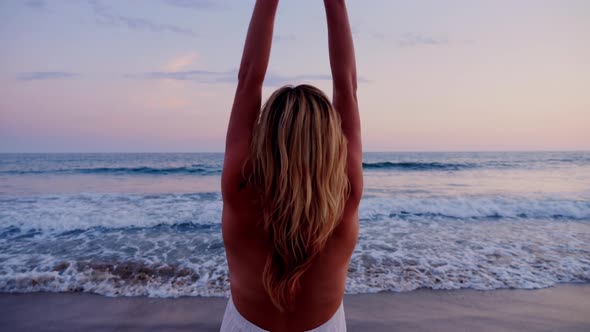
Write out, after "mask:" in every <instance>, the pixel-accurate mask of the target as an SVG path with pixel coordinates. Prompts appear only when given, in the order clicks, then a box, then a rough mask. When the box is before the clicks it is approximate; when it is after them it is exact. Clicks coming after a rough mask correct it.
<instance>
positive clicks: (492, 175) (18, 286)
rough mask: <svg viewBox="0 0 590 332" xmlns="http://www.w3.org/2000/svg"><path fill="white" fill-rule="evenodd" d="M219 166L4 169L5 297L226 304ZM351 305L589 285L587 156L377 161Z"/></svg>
mask: <svg viewBox="0 0 590 332" xmlns="http://www.w3.org/2000/svg"><path fill="white" fill-rule="evenodd" d="M222 163H223V153H0V292H19V293H23V292H37V291H49V292H89V293H97V294H102V295H107V296H152V297H178V296H197V295H199V296H227V295H228V294H229V293H228V291H229V290H228V271H227V263H226V261H225V253H224V249H223V242H222V238H221V208H222V203H221V194H220V190H219V188H220V174H221V167H222ZM363 170H364V182H365V190H364V194H363V199H362V201H361V205H360V209H359V221H360V235H359V242H358V244H357V247H356V249H355V251H354V254H353V257H352V260H351V264H350V266H349V276H348V279H347V285H346V292H347V293H373V292H380V291H398V292H399V291H412V290H415V289H419V288H431V289H461V288H471V289H481V290H493V289H499V288H523V289H531V288H542V287H549V286H553V285H556V284H559V283H566V282H581V283H587V282H590V152H587V151H568V152H560V151H542V152H541V151H528V152H527V151H522V152H520V151H519V152H514V151H511V152H367V153H365V154H364V159H363Z"/></svg>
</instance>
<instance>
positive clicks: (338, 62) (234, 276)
mask: <svg viewBox="0 0 590 332" xmlns="http://www.w3.org/2000/svg"><path fill="white" fill-rule="evenodd" d="M324 5H325V8H326V16H327V21H328V33H329V48H330V65H331V69H332V77H333V85H334V95H333V104H334V107H335V109H336V110H337V111H338V112H339V113H340V116H341V119H342V129H343V131H344V134H345V135H346V137H347V139H348V161H347V163H348V164H347V167H348V178H349V181H350V183H351V194H350V197H349V199H348V201H347V204H346V207H345V210H344V216H343V217H342V220H341V221H340V223H339V226H338V227H337V228H336V230H335V231H334V233H333V235H332V236H331V238H330V239H329V240H328V243H327V245H326V248H325V249H324V251H323V252H321V253H320V254H319V256H318V257H317V258H316V259H315V260H314V262H313V263H312V266H311V268H310V269H309V270H308V271H307V272H306V274H305V275H304V276H303V277H302V280H301V290H300V292H299V293H298V296H297V298H296V300H295V306H294V308H295V309H294V310H293V311H289V312H280V311H279V310H278V309H277V308H276V307H275V306H274V305H273V304H272V302H271V300H270V298H269V296H268V295H267V293H266V291H265V290H264V287H263V284H262V273H263V270H264V264H265V262H266V257H267V254H268V252H269V251H270V247H269V244H268V240H267V237H266V235H265V232H264V231H263V230H262V228H261V226H260V220H261V215H260V211H261V209H260V206H258V204H257V203H256V202H255V200H254V198H255V197H257V196H256V194H255V192H254V190H253V189H252V188H251V187H250V186H248V185H245V180H244V175H243V174H242V166H243V165H244V163H245V162H246V160H247V158H248V149H249V142H250V139H251V136H252V128H253V125H254V123H255V121H256V118H257V117H258V112H259V111H260V107H261V100H262V83H263V81H264V76H265V74H266V70H267V67H268V60H269V57H270V49H271V44H272V34H273V26H274V17H275V13H276V9H277V6H278V0H257V1H256V5H255V8H254V13H253V15H252V20H251V22H250V27H249V29H248V35H247V37H246V45H245V47H244V53H243V56H242V62H241V65H240V70H239V74H238V81H239V82H238V87H237V90H236V94H235V99H234V105H233V108H232V113H231V117H230V122H229V127H228V132H227V139H226V150H225V161H224V166H223V174H222V194H223V213H222V231H223V238H224V242H225V249H226V254H227V260H228V265H229V270H230V282H231V293H232V299H233V301H234V303H235V306H236V308H237V309H238V311H239V312H240V314H241V315H242V316H244V317H245V318H246V319H247V320H248V321H250V322H252V323H253V324H255V325H257V326H259V327H260V328H262V329H265V330H270V331H305V330H310V329H313V328H316V327H318V326H320V325H322V324H323V323H325V322H326V321H328V320H329V319H330V318H331V317H332V316H333V315H334V313H335V312H336V310H337V309H338V307H339V306H340V303H341V302H342V298H343V296H344V288H345V282H346V274H347V271H348V264H349V262H350V257H351V255H352V251H353V250H354V246H355V245H356V241H357V237H358V205H359V202H360V198H361V194H362V188H363V180H362V148H361V134H360V118H359V112H358V102H357V97H356V89H357V76H356V64H355V56H354V46H353V40H352V34H351V30H350V24H349V21H348V14H347V10H346V4H345V0H324ZM245 171H246V172H248V167H247V166H246V169H245Z"/></svg>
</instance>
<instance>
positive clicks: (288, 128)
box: [249, 85, 350, 311]
mask: <svg viewBox="0 0 590 332" xmlns="http://www.w3.org/2000/svg"><path fill="white" fill-rule="evenodd" d="M346 160H347V140H346V137H345V136H344V134H343V132H342V126H341V120H340V116H339V114H338V113H337V112H336V111H335V110H334V108H333V107H332V104H331V103H330V101H329V99H328V98H327V97H326V95H325V94H324V93H323V92H322V91H321V90H319V89H317V88H315V87H313V86H310V85H299V86H296V87H293V86H284V87H282V88H280V89H278V90H277V91H275V92H274V93H273V94H272V95H271V96H270V98H269V99H268V101H267V102H266V103H265V104H264V106H263V107H262V110H261V112H260V115H259V118H258V121H257V123H256V124H255V127H254V130H253V134H252V141H251V147H250V160H249V162H250V164H251V166H252V173H251V175H250V177H249V179H250V183H252V185H253V187H254V188H255V189H256V191H257V192H258V193H259V195H260V204H261V208H262V224H263V226H264V230H265V232H266V234H267V236H268V240H269V244H270V247H271V250H270V252H269V254H268V257H267V261H266V265H265V268H264V272H263V278H262V279H263V280H262V281H263V284H264V288H265V290H266V292H267V293H268V295H269V296H270V299H271V301H272V303H273V304H274V305H275V306H276V307H277V308H278V309H279V310H280V311H285V310H289V309H291V308H292V304H293V301H294V300H295V297H296V295H297V292H298V290H299V289H300V280H301V277H302V276H303V275H304V274H305V272H306V271H307V270H308V269H309V268H310V266H311V264H312V261H313V259H314V258H315V257H316V256H317V255H318V254H319V253H320V252H321V251H322V249H324V247H325V245H326V242H327V241H328V239H329V238H330V235H331V234H332V233H333V231H334V229H335V228H336V226H337V225H338V223H339V222H340V219H341V218H342V214H343V210H344V206H345V204H346V201H347V198H348V195H349V192H350V183H349V181H348V176H347V173H346Z"/></svg>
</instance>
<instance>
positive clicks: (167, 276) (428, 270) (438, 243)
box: [0, 220, 590, 297]
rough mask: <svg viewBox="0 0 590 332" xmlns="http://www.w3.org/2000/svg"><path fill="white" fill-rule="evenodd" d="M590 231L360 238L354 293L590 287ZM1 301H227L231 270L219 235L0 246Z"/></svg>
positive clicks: (351, 273) (409, 231) (168, 231)
mask: <svg viewBox="0 0 590 332" xmlns="http://www.w3.org/2000/svg"><path fill="white" fill-rule="evenodd" d="M588 242H590V228H589V226H588V224H585V223H579V222H577V223H555V222H551V221H531V220H528V221H523V222H514V221H509V220H504V221H500V222H484V223H471V224H470V223H468V222H466V221H460V222H455V223H433V224H425V223H411V222H407V221H404V220H390V221H389V222H387V223H369V224H364V225H362V226H361V228H360V234H359V241H358V244H357V246H356V248H355V250H354V253H353V255H352V258H351V262H350V265H349V268H348V279H347V283H346V292H347V293H352V294H354V293H373V292H381V291H396V292H403V291H412V290H415V289H419V288H431V289H462V288H471V289H480V290H492V289H499V288H523V289H532V288H543V287H549V286H553V285H556V284H558V283H565V282H590V259H589V257H590V256H589V254H590V248H589V247H588V245H587V243H588ZM0 248H2V251H1V253H0V292H19V293H27V292H37V291H49V292H89V293H97V294H102V295H107V296H151V297H179V296H227V295H228V294H229V283H228V280H229V278H228V268H227V262H226V260H225V252H224V249H223V244H222V240H221V238H220V234H219V229H218V230H217V233H215V234H209V235H206V234H203V233H202V232H200V231H195V232H190V231H189V232H182V231H178V230H174V229H173V228H172V227H168V228H165V229H162V230H160V231H159V232H151V231H150V230H145V229H144V230H135V231H133V232H109V231H106V232H103V231H101V232H99V231H96V230H95V231H89V232H84V233H79V234H70V235H68V236H60V237H55V238H51V239H46V238H42V237H37V238H34V239H19V240H13V241H11V242H10V243H6V242H3V241H1V240H0Z"/></svg>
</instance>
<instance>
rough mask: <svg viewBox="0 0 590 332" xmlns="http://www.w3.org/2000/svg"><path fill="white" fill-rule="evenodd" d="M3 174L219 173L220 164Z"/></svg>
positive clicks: (26, 171)
mask: <svg viewBox="0 0 590 332" xmlns="http://www.w3.org/2000/svg"><path fill="white" fill-rule="evenodd" d="M0 173H3V174H13V175H26V174H63V175H65V174H96V175H218V174H221V167H220V166H213V165H206V164H195V165H190V166H182V167H160V168H158V167H147V166H141V167H90V168H59V169H42V170H39V169H29V170H27V169H24V170H22V169H21V170H7V171H3V172H0Z"/></svg>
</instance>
